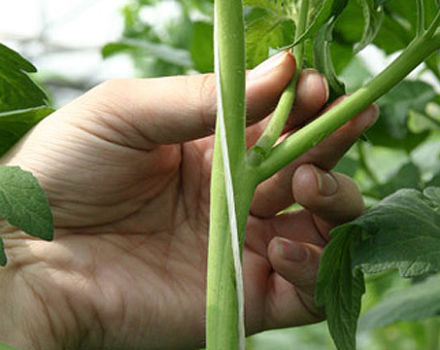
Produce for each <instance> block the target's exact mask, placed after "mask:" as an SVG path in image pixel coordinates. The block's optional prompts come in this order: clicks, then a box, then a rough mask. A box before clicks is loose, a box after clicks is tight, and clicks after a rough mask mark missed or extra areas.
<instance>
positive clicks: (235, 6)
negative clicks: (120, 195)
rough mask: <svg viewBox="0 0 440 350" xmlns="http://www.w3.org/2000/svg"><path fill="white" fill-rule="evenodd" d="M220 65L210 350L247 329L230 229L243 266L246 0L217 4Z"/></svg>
mask: <svg viewBox="0 0 440 350" xmlns="http://www.w3.org/2000/svg"><path fill="white" fill-rule="evenodd" d="M215 68H216V76H217V99H218V101H217V104H218V117H217V130H216V141H215V147H214V159H213V169H212V179H211V211H210V228H209V252H208V276H207V308H206V313H207V315H206V319H207V320H206V322H207V326H206V343H207V348H208V349H209V350H217V349H233V350H236V349H239V348H240V347H243V344H244V342H242V340H244V331H243V330H244V327H242V323H241V322H240V321H241V319H242V317H240V316H241V310H242V303H240V304H239V303H238V300H239V298H238V293H240V289H238V292H237V283H236V281H241V280H239V279H237V280H236V278H235V277H236V269H235V267H234V254H233V250H232V247H233V240H232V239H231V232H233V233H234V231H235V230H236V231H237V236H238V237H236V236H235V235H234V239H235V238H237V239H238V240H239V241H240V242H239V244H236V245H234V246H235V247H237V246H238V249H237V250H236V252H238V254H236V255H235V257H236V259H235V261H238V266H240V256H239V255H240V253H239V252H240V250H241V249H240V247H241V246H242V244H243V243H242V242H243V237H244V230H245V226H246V219H247V216H248V211H249V206H250V202H251V199H252V194H253V190H254V188H255V186H256V185H253V183H254V182H255V181H250V179H252V176H251V175H250V174H248V173H247V171H246V169H243V165H244V164H245V154H246V139H245V125H246V122H245V52H244V21H243V13H242V3H241V0H218V1H216V2H215ZM228 150H233V152H230V151H228ZM227 158H229V161H227ZM253 178H255V176H253ZM231 203H232V205H231ZM234 207H235V208H234ZM231 208H232V209H231ZM234 209H235V212H234ZM231 210H232V214H231ZM231 218H233V219H234V220H231ZM235 219H236V220H235ZM234 221H236V223H235V222H234Z"/></svg>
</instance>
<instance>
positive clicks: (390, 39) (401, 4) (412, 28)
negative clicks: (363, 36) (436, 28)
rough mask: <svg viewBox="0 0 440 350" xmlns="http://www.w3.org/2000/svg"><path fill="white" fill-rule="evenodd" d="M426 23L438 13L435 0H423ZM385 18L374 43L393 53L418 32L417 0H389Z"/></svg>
mask: <svg viewBox="0 0 440 350" xmlns="http://www.w3.org/2000/svg"><path fill="white" fill-rule="evenodd" d="M423 7H424V9H425V11H424V14H425V16H424V23H425V26H426V25H429V24H430V23H431V22H432V20H433V19H434V16H435V14H436V13H437V10H438V7H437V4H436V1H434V0H423ZM384 13H385V18H384V22H383V25H382V28H381V29H380V30H379V33H378V35H377V37H376V39H375V40H374V43H375V44H376V45H377V46H378V47H380V48H381V49H382V50H384V51H385V52H386V53H387V54H391V53H393V52H396V51H398V50H402V49H404V48H405V47H406V46H407V45H408V44H409V43H410V42H411V40H412V38H414V36H415V35H416V34H417V30H418V28H419V26H418V17H417V13H418V12H417V2H416V1H396V0H393V1H387V2H386V4H385V7H384Z"/></svg>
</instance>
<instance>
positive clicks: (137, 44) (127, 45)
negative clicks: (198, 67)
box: [101, 39, 193, 67]
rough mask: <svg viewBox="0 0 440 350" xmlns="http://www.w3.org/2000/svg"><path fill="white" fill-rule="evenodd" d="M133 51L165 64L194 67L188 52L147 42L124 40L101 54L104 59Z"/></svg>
mask: <svg viewBox="0 0 440 350" xmlns="http://www.w3.org/2000/svg"><path fill="white" fill-rule="evenodd" d="M132 50H141V51H144V52H146V53H147V54H149V55H151V56H153V57H155V58H159V59H161V60H163V61H164V62H168V63H171V64H175V65H178V66H183V67H192V66H193V61H192V59H191V56H190V54H189V52H188V51H186V50H183V49H176V48H174V47H171V46H168V45H165V44H156V43H152V42H148V41H145V40H137V39H124V40H122V41H119V42H114V43H108V44H106V45H105V46H104V47H103V48H102V50H101V54H102V56H103V57H104V58H107V57H110V56H113V55H116V54H119V53H122V52H129V51H132Z"/></svg>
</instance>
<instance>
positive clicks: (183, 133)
mask: <svg viewBox="0 0 440 350" xmlns="http://www.w3.org/2000/svg"><path fill="white" fill-rule="evenodd" d="M294 72H295V59H294V57H293V56H292V55H291V54H290V53H287V52H282V53H280V54H278V55H276V56H274V57H271V58H270V59H268V60H267V61H265V62H263V63H262V64H260V65H259V66H258V67H256V68H255V69H254V70H252V71H250V72H248V73H247V83H246V85H247V88H246V103H247V112H246V113H247V119H248V122H249V123H252V122H256V121H258V120H260V119H262V118H264V117H266V116H267V114H269V112H270V111H272V110H273V108H274V107H275V105H276V102H277V100H278V96H279V95H280V94H281V92H282V91H283V89H284V87H285V86H286V85H287V84H288V82H289V81H290V79H291V78H292V76H293V74H294ZM87 95H88V96H87V97H86V98H88V99H91V100H92V101H91V102H92V103H91V105H95V106H97V105H104V106H106V107H107V109H110V114H111V115H112V116H116V117H118V118H122V119H123V120H122V121H123V122H125V123H128V124H129V125H130V126H132V127H134V128H135V129H136V130H138V131H139V132H140V133H141V134H142V136H144V137H145V139H147V140H148V141H151V142H152V143H153V144H167V143H177V142H184V141H189V140H193V139H196V138H200V137H203V136H207V135H209V134H212V133H213V132H214V126H215V118H216V108H217V107H216V86H215V75H214V74H200V75H190V76H177V77H165V78H156V79H115V80H111V81H108V82H106V83H104V84H102V85H100V86H98V87H97V88H95V89H93V90H91V91H90V92H89V93H88V94H87ZM101 103H102V104H101Z"/></svg>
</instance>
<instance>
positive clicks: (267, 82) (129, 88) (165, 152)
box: [0, 55, 377, 350]
mask: <svg viewBox="0 0 440 350" xmlns="http://www.w3.org/2000/svg"><path fill="white" fill-rule="evenodd" d="M270 64H271V65H272V66H270ZM268 65H269V66H268ZM294 70H295V64H294V59H293V58H292V56H290V55H280V56H278V57H277V58H275V59H272V60H271V61H270V63H266V64H265V66H263V67H260V68H259V69H258V70H256V71H254V72H252V73H250V74H248V81H247V106H248V107H247V115H248V120H249V122H250V123H252V124H253V126H251V127H249V128H248V129H249V130H248V141H249V143H252V141H254V140H255V139H256V137H257V136H258V135H259V133H260V132H261V130H262V127H263V125H264V122H265V120H264V118H265V117H266V116H267V115H268V114H269V113H270V111H271V110H272V109H273V108H274V107H275V104H276V102H277V99H278V97H279V94H280V93H281V92H282V90H283V88H284V87H285V85H286V84H287V83H288V81H289V80H290V78H291V77H292V75H293V73H294ZM214 81H215V80H214V78H213V76H212V75H198V76H188V77H170V78H160V79H150V80H140V79H129V80H114V81H110V82H108V83H104V84H102V85H100V86H98V87H97V88H95V89H93V90H91V91H90V92H88V93H87V94H85V95H84V96H82V97H80V98H79V99H77V100H75V101H74V102H72V103H71V104H69V105H67V106H66V107H64V108H62V109H60V110H59V111H57V112H55V113H54V114H53V115H51V116H49V117H48V118H47V119H45V120H44V121H43V122H41V123H40V124H39V125H38V126H37V127H36V128H34V130H32V132H31V133H29V134H28V136H27V137H25V138H24V139H23V140H22V141H21V142H20V143H19V144H18V145H17V146H16V147H14V149H13V150H12V151H11V152H9V153H8V154H7V155H6V156H5V157H4V158H3V159H2V164H6V165H19V166H21V167H22V168H24V169H26V170H30V171H32V172H33V173H34V175H35V176H36V177H37V178H38V179H39V181H40V183H41V185H42V186H43V188H44V189H45V190H46V192H47V195H48V197H49V200H50V204H51V208H52V212H53V216H54V225H55V230H56V231H55V240H54V241H53V242H45V241H41V240H37V239H35V238H32V237H29V236H26V235H24V234H22V233H21V232H19V231H14V232H11V233H9V234H7V235H5V236H4V241H5V245H6V247H7V254H8V256H9V265H8V266H7V267H6V268H5V269H4V270H2V271H1V272H0V279H1V282H2V285H3V286H5V285H6V287H5V288H6V289H5V291H4V292H2V294H3V295H2V298H4V300H14V298H15V297H14V296H16V295H19V296H20V297H19V299H17V300H20V303H22V304H20V305H18V304H17V303H14V304H10V309H9V310H8V309H5V313H4V315H5V317H6V315H13V318H12V319H13V320H14V321H15V322H16V324H15V327H17V328H14V327H13V326H11V325H9V326H8V327H11V329H10V330H9V331H7V329H8V328H7V327H6V328H2V327H0V339H1V340H2V341H5V342H8V343H10V344H11V345H15V346H17V347H21V348H23V349H38V348H44V349H45V350H51V349H60V348H64V347H65V348H72V349H79V348H93V349H99V348H105V349H118V348H122V347H123V348H148V349H191V348H197V347H201V346H203V339H204V307H205V302H204V300H205V287H206V282H205V274H206V253H207V251H206V247H207V239H208V237H207V233H208V224H209V222H208V219H209V182H210V167H211V158H212V149H213V137H212V136H209V135H211V134H212V133H213V130H214V122H215V82H214ZM327 95H328V93H327V91H326V87H325V84H324V83H323V80H322V77H321V76H320V75H319V74H317V73H316V72H315V71H312V70H308V71H305V72H304V73H303V74H302V77H301V79H300V83H299V87H298V96H297V102H296V105H295V107H294V110H293V117H292V118H291V120H290V122H289V129H288V130H286V132H289V131H292V130H294V129H295V128H297V127H298V126H300V125H302V124H303V123H305V122H307V121H308V120H310V119H312V118H314V117H315V116H316V115H317V114H318V113H319V111H320V110H321V108H322V107H323V105H324V104H325V102H326V99H327ZM376 115H377V112H376V110H375V109H374V108H370V109H368V110H367V111H365V112H364V113H362V114H361V115H359V116H358V117H356V118H355V119H353V120H352V121H351V122H349V123H348V124H347V125H345V126H344V127H343V128H341V129H340V130H338V131H337V132H336V133H334V134H333V135H332V136H331V137H329V138H328V139H327V140H325V141H324V142H322V143H321V144H319V145H318V146H316V147H315V148H314V149H312V150H311V151H309V152H308V153H307V154H305V155H303V156H302V157H301V158H299V159H298V160H296V161H295V162H294V163H292V164H291V165H289V166H288V167H287V168H286V169H284V170H283V171H281V172H280V173H278V174H277V175H276V176H274V177H272V178H271V179H269V180H267V181H266V182H265V183H263V184H262V185H261V186H259V188H258V189H257V192H256V195H255V198H254V202H253V204H252V207H251V213H250V216H249V221H248V226H247V238H246V244H245V249H244V258H243V259H244V278H245V291H246V323H247V331H248V333H249V334H251V333H255V332H258V331H261V330H264V329H269V328H280V327H287V326H293V325H301V324H305V323H310V322H315V321H318V320H320V319H322V313H321V311H320V310H318V309H317V308H316V307H315V306H314V303H313V292H314V287H315V280H316V272H317V268H318V264H319V259H320V254H321V251H322V248H323V246H324V245H325V244H326V242H327V241H328V232H329V230H330V229H331V228H332V227H333V226H335V225H337V224H340V223H342V222H345V221H347V220H350V219H352V218H354V217H356V216H357V215H359V214H360V213H361V212H362V210H363V203H362V199H361V196H360V194H359V192H358V190H357V188H356V186H355V185H354V183H353V182H352V181H351V180H350V179H349V178H347V177H345V176H343V175H339V174H333V175H329V173H327V170H329V169H331V168H332V167H333V166H334V165H335V164H336V162H337V161H338V159H339V158H340V157H341V156H342V155H343V154H344V153H345V151H346V150H347V149H348V148H349V147H350V146H351V144H352V143H353V142H354V141H355V140H356V139H357V138H358V137H359V135H360V134H361V133H362V132H363V131H364V129H365V128H367V126H368V125H370V124H371V123H373V121H374V119H375V117H376ZM262 119H263V120H262ZM260 120H262V121H260ZM259 121H260V122H259ZM312 164H314V165H312ZM294 201H296V202H297V203H299V204H301V205H303V206H304V207H305V208H306V209H303V210H300V211H297V212H295V213H289V214H282V215H276V214H277V213H278V212H279V211H280V210H281V209H283V208H285V207H286V206H288V205H289V204H291V203H293V202H294ZM9 303H10V302H9ZM11 317H12V316H11ZM2 318H3V317H2ZM0 322H9V321H8V320H6V321H0ZM4 329H5V331H3V330H4ZM17 329H18V330H17ZM2 332H4V334H3V333H2Z"/></svg>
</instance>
